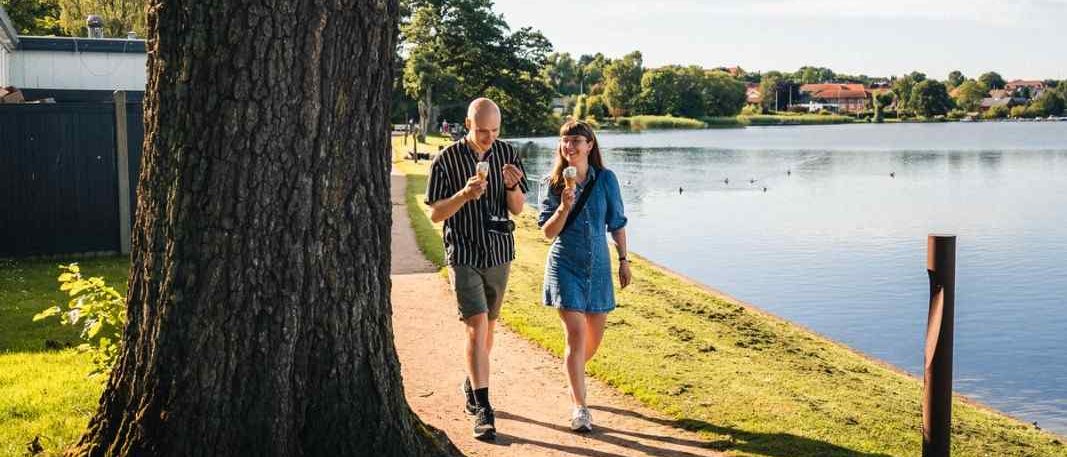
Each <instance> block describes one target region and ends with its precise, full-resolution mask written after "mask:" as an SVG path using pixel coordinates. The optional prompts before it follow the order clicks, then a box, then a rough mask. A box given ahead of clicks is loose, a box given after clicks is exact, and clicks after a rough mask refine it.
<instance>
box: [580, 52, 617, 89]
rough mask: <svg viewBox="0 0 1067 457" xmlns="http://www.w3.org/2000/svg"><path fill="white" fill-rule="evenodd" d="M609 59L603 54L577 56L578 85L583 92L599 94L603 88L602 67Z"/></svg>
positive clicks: (606, 64)
mask: <svg viewBox="0 0 1067 457" xmlns="http://www.w3.org/2000/svg"><path fill="white" fill-rule="evenodd" d="M609 63H611V59H608V58H607V57H604V54H601V53H599V52H598V53H596V54H593V55H588V54H586V55H582V56H581V57H579V58H578V65H577V67H578V87H579V89H580V90H579V92H581V93H584V94H594V95H595V94H599V93H601V92H602V91H603V90H604V85H603V82H604V68H606V67H607V66H608V64H609Z"/></svg>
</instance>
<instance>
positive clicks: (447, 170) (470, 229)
mask: <svg viewBox="0 0 1067 457" xmlns="http://www.w3.org/2000/svg"><path fill="white" fill-rule="evenodd" d="M482 160H484V161H486V162H489V185H488V187H487V188H486V190H485V194H483V195H482V198H480V199H478V200H471V201H468V202H467V203H465V204H464V205H463V206H462V207H460V209H459V211H456V214H453V215H452V217H450V218H448V219H445V228H444V242H445V258H446V259H447V261H448V264H449V265H466V266H471V267H476V268H489V267H492V266H496V265H500V264H503V263H507V262H511V261H512V260H514V259H515V236H514V235H512V234H511V233H500V232H497V231H489V230H487V229H486V224H485V222H486V221H487V220H488V219H489V216H490V215H491V216H495V217H496V218H498V219H500V220H502V219H506V218H508V217H509V215H508V204H507V191H506V190H505V189H504V175H503V167H504V165H505V164H509V163H510V164H512V165H515V166H516V167H519V170H522V173H523V175H524V176H525V174H526V169H525V168H523V166H522V160H521V159H520V158H519V155H518V153H516V152H515V150H514V149H513V148H512V147H511V145H510V144H507V143H505V142H503V141H500V140H496V141H494V142H493V145H492V146H490V147H489V150H488V151H486V152H485V156H484V157H483V158H482ZM477 163H478V153H476V152H474V150H473V149H471V148H470V147H469V146H468V145H467V140H466V138H464V139H462V140H459V141H457V142H455V143H452V145H451V146H449V147H447V148H445V149H443V150H442V151H441V152H440V153H438V154H437V157H436V158H434V160H433V164H431V165H430V181H429V182H428V183H427V185H426V204H427V205H429V204H431V203H433V202H436V201H439V200H444V199H446V198H450V197H452V196H453V195H455V194H456V192H459V191H460V189H463V187H465V186H466V185H467V179H469V178H470V177H471V176H474V173H475V164H477ZM519 188H521V189H522V192H523V193H526V191H527V185H526V180H525V179H522V180H519Z"/></svg>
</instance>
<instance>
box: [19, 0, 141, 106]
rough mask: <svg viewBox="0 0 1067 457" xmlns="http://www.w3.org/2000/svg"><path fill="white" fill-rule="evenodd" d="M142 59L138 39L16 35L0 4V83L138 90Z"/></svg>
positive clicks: (38, 88) (29, 88) (41, 88)
mask: <svg viewBox="0 0 1067 457" xmlns="http://www.w3.org/2000/svg"><path fill="white" fill-rule="evenodd" d="M147 57H148V56H147V54H146V53H145V41H144V40H139V39H125V38H121V39H115V38H71V37H36V36H18V35H17V34H16V33H15V28H14V26H13V25H12V24H11V20H10V18H8V16H7V14H6V13H5V12H4V11H3V8H0V86H15V87H17V88H19V89H21V90H22V91H23V92H26V93H27V94H29V93H33V94H36V95H43V96H51V94H53V93H72V92H82V93H84V92H86V91H106V92H107V93H111V92H113V91H116V90H126V91H144V90H145V85H146V83H147V79H146V72H145V66H146V63H147ZM27 98H29V97H27Z"/></svg>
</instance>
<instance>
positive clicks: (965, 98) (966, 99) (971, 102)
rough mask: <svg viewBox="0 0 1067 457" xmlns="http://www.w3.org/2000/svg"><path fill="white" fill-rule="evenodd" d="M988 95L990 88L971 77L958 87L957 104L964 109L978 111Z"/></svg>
mask: <svg viewBox="0 0 1067 457" xmlns="http://www.w3.org/2000/svg"><path fill="white" fill-rule="evenodd" d="M988 95H989V89H987V88H986V87H985V86H984V85H982V83H980V82H978V81H975V80H973V79H969V80H967V81H965V82H963V83H962V84H960V85H959V86H958V87H956V106H959V107H960V108H961V109H963V110H964V111H977V110H978V108H979V107H980V106H981V105H982V99H983V98H986V97H987V96H988Z"/></svg>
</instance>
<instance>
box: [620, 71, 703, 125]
mask: <svg viewBox="0 0 1067 457" xmlns="http://www.w3.org/2000/svg"><path fill="white" fill-rule="evenodd" d="M636 108H637V112H638V113H640V114H668V115H672V116H683V117H693V118H697V117H702V116H704V70H703V69H701V68H700V67H680V66H677V65H669V66H666V67H660V68H656V69H652V70H646V71H645V72H644V75H642V76H641V95H640V97H639V103H638V106H637V107H636Z"/></svg>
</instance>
